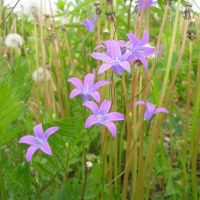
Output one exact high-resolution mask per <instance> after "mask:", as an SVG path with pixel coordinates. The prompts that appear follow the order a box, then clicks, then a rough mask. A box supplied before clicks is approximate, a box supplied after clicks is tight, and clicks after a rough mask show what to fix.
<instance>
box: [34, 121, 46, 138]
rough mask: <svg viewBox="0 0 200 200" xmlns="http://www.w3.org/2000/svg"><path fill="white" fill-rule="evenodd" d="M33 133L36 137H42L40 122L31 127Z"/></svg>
mask: <svg viewBox="0 0 200 200" xmlns="http://www.w3.org/2000/svg"><path fill="white" fill-rule="evenodd" d="M33 132H34V135H35V136H36V137H38V138H44V136H45V135H44V131H43V128H42V124H37V125H35V126H34V128H33Z"/></svg>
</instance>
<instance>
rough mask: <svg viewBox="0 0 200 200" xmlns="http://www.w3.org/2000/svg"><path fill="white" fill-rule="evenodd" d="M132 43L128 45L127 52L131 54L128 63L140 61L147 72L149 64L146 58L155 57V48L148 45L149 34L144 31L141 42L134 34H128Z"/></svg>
mask: <svg viewBox="0 0 200 200" xmlns="http://www.w3.org/2000/svg"><path fill="white" fill-rule="evenodd" d="M127 36H128V38H129V40H130V42H129V43H127V44H126V52H129V54H130V56H129V57H128V61H130V62H134V61H136V60H139V61H140V62H141V63H142V64H143V65H144V68H145V70H147V69H148V62H147V59H146V57H147V56H151V55H153V53H154V51H155V48H154V47H151V46H149V45H148V42H149V32H148V31H147V30H145V31H144V35H143V38H142V39H141V40H139V39H138V38H137V37H136V36H135V35H134V34H131V33H128V34H127Z"/></svg>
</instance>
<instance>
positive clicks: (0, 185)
mask: <svg viewBox="0 0 200 200" xmlns="http://www.w3.org/2000/svg"><path fill="white" fill-rule="evenodd" d="M0 199H1V200H7V195H6V190H5V187H4V180H3V172H2V164H1V165H0Z"/></svg>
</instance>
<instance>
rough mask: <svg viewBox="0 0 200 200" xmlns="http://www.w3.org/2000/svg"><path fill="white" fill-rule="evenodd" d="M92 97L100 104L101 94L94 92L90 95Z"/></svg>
mask: <svg viewBox="0 0 200 200" xmlns="http://www.w3.org/2000/svg"><path fill="white" fill-rule="evenodd" d="M90 95H91V96H92V98H93V99H94V100H95V101H97V102H100V100H101V98H100V94H99V92H92V93H90Z"/></svg>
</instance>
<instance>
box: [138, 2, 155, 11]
mask: <svg viewBox="0 0 200 200" xmlns="http://www.w3.org/2000/svg"><path fill="white" fill-rule="evenodd" d="M155 2H156V1H154V0H138V11H139V12H141V10H142V9H144V10H148V9H149V7H150V6H151V5H153V4H154V3H155ZM143 7H144V8H143Z"/></svg>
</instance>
